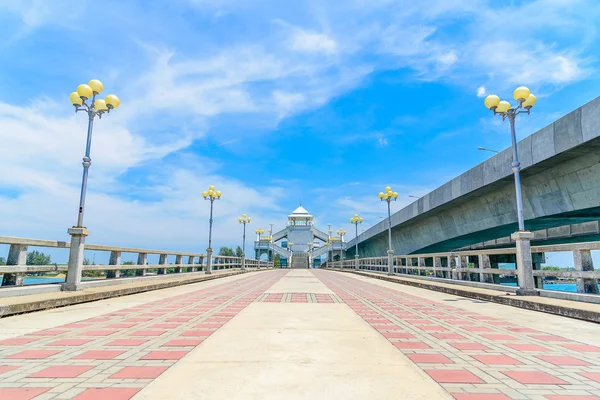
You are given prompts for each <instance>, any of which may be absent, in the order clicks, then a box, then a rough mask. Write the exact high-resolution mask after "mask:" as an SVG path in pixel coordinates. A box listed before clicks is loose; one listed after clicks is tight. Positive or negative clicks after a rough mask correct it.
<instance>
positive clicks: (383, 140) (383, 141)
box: [377, 137, 388, 147]
mask: <svg viewBox="0 0 600 400" xmlns="http://www.w3.org/2000/svg"><path fill="white" fill-rule="evenodd" d="M377 144H378V145H379V146H380V147H385V146H387V145H388V140H387V139H386V138H384V137H380V138H379V139H377Z"/></svg>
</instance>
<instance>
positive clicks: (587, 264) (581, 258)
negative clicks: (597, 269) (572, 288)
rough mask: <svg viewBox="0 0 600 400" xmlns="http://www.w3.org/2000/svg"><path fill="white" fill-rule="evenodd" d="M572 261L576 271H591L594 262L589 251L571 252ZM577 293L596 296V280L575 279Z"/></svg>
mask: <svg viewBox="0 0 600 400" xmlns="http://www.w3.org/2000/svg"><path fill="white" fill-rule="evenodd" d="M573 261H574V264H575V270H576V271H593V270H594V261H593V260H592V252H591V251H590V250H573ZM576 282H577V292H579V293H594V294H598V280H597V279H589V278H577V280H576Z"/></svg>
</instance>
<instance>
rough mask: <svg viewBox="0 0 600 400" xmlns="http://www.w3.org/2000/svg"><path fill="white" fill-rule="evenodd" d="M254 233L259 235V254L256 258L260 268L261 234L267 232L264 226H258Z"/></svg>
mask: <svg viewBox="0 0 600 400" xmlns="http://www.w3.org/2000/svg"><path fill="white" fill-rule="evenodd" d="M254 233H256V234H257V235H258V254H257V257H256V260H257V261H258V268H260V250H261V248H260V236H261V235H262V234H263V233H265V230H264V229H263V228H258V229H256V230H255V231H254ZM267 255H268V254H267Z"/></svg>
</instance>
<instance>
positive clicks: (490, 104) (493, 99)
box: [483, 94, 500, 109]
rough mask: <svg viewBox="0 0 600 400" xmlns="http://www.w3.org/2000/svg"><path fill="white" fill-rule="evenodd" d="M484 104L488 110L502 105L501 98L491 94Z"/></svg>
mask: <svg viewBox="0 0 600 400" xmlns="http://www.w3.org/2000/svg"><path fill="white" fill-rule="evenodd" d="M483 103H484V104H485V106H486V107H487V108H489V109H493V108H494V107H497V106H498V104H499V103H500V97H498V96H496V95H495V94H490V95H489V96H488V97H486V98H485V100H484V101H483Z"/></svg>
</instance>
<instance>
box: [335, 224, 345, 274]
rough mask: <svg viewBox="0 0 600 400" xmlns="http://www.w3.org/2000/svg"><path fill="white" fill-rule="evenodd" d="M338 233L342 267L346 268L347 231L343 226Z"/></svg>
mask: <svg viewBox="0 0 600 400" xmlns="http://www.w3.org/2000/svg"><path fill="white" fill-rule="evenodd" d="M337 234H338V235H340V269H343V268H344V235H345V234H346V231H345V230H344V229H342V228H340V229H338V231H337Z"/></svg>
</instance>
